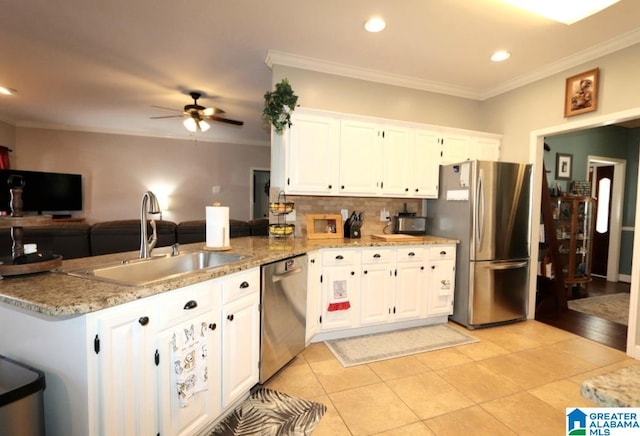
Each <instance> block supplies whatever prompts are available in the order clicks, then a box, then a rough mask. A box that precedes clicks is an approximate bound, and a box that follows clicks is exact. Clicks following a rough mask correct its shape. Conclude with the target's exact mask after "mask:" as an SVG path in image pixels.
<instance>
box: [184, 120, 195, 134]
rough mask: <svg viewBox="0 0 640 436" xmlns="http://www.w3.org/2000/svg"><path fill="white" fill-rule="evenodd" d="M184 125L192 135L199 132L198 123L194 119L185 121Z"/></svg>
mask: <svg viewBox="0 0 640 436" xmlns="http://www.w3.org/2000/svg"><path fill="white" fill-rule="evenodd" d="M182 124H184V127H185V128H186V129H187V130H188V131H190V132H192V133H196V132H197V131H198V123H197V122H196V120H195V119H194V118H192V117H189V118H187V119H185V120H184V121H183V122H182Z"/></svg>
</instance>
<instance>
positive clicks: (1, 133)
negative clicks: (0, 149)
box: [0, 121, 16, 148]
mask: <svg viewBox="0 0 640 436" xmlns="http://www.w3.org/2000/svg"><path fill="white" fill-rule="evenodd" d="M15 143H16V128H15V127H13V126H12V125H11V124H8V123H5V122H4V121H0V145H4V146H5V147H9V148H13V147H14V145H15Z"/></svg>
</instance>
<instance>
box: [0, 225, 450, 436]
mask: <svg viewBox="0 0 640 436" xmlns="http://www.w3.org/2000/svg"><path fill="white" fill-rule="evenodd" d="M456 242H457V241H455V240H451V239H443V238H438V237H430V236H426V237H424V238H420V239H419V240H418V241H416V242H414V241H412V242H411V244H410V245H407V243H401V242H385V241H380V240H375V239H372V238H368V237H364V238H362V239H344V240H335V239H332V240H329V239H327V240H305V239H298V238H291V239H273V238H268V237H242V238H234V239H233V240H232V249H231V250H230V251H228V252H227V253H230V254H240V255H243V256H245V257H244V258H243V259H242V260H240V261H238V262H234V263H231V264H227V265H224V266H221V267H218V268H213V269H210V270H202V271H197V272H192V273H188V274H184V275H180V276H178V277H176V278H173V279H167V280H163V281H158V282H154V283H152V284H150V285H147V286H139V287H137V286H121V285H116V284H113V283H106V282H104V281H98V280H93V279H85V278H80V277H74V276H70V275H67V274H65V273H64V272H62V271H68V270H74V269H78V268H91V267H94V266H97V265H101V264H105V263H111V262H118V261H122V260H125V259H132V258H134V257H136V253H133V252H128V253H118V254H110V255H104V256H95V257H87V258H80V259H73V260H68V261H63V264H62V267H61V268H60V270H61V271H58V272H51V273H40V274H34V275H28V276H19V277H10V278H5V279H4V280H2V281H1V282H0V354H2V355H7V356H9V357H12V358H14V359H16V360H18V361H21V362H24V363H27V364H30V365H32V366H34V367H36V368H38V369H41V370H43V371H44V372H45V375H46V382H47V388H46V390H45V422H46V426H47V434H49V435H72V436H73V435H83V436H84V435H99V434H156V433H158V432H160V434H163V435H167V434H194V433H197V432H199V431H201V430H203V429H205V428H208V427H210V425H211V424H212V423H214V422H216V420H218V419H219V418H220V417H221V416H223V415H224V414H225V413H226V412H228V411H229V410H231V409H232V408H233V407H234V406H235V405H236V404H238V403H239V402H240V401H242V400H243V399H244V398H245V397H246V396H247V395H248V393H249V390H250V389H251V388H252V387H253V386H254V385H255V384H256V382H257V364H258V360H259V355H258V354H259V350H258V349H257V344H258V340H257V339H258V338H256V336H259V330H257V329H259V314H258V312H259V303H260V302H259V295H260V294H259V292H260V289H259V287H260V268H259V267H260V266H261V265H265V264H267V263H271V262H274V261H277V260H281V259H286V258H288V257H291V256H296V255H298V254H303V253H308V254H309V259H310V262H311V261H314V265H313V266H312V267H311V268H310V278H309V289H308V303H307V314H308V316H307V336H308V339H309V340H323V339H322V338H323V335H325V336H326V335H344V334H347V333H346V332H349V331H355V332H362V331H367V329H368V328H369V329H371V328H372V329H381V328H387V329H392V328H401V327H404V326H411V325H416V324H429V323H436V322H446V320H447V314H448V313H450V310H451V304H452V296H453V277H454V274H453V266H454V265H455V244H456ZM180 248H181V251H182V252H189V251H197V250H201V249H202V248H203V247H202V243H195V244H188V245H184V246H181V247H180ZM166 250H168V248H167V249H157V250H155V251H154V254H162V253H165V254H166V253H168V251H166ZM339 256H342V259H340V260H346V261H348V262H349V263H348V264H346V265H344V266H340V265H336V262H339V260H338V259H339ZM152 262H153V261H152ZM440 265H448V268H449V269H450V271H449V272H448V276H447V277H448V278H443V277H444V276H442V274H443V273H439V272H438V266H440ZM389 267H391V268H393V269H394V270H396V271H401V272H402V271H406V272H407V275H404V274H402V273H400V274H397V276H395V277H394V276H393V274H390V273H389V272H388V271H387V269H388V268H389ZM376 271H385V272H384V273H381V274H378V273H377V272H376ZM421 274H422V275H421ZM320 275H324V276H325V280H324V281H323V283H320V280H316V279H319V277H320ZM343 275H344V281H345V282H346V283H347V285H346V286H347V289H349V297H350V304H351V310H342V311H331V312H327V306H328V305H329V304H328V303H330V302H331V301H334V299H335V295H334V294H333V288H329V287H328V286H329V283H330V282H334V281H342V280H343ZM383 276H384V280H382V281H380V280H378V278H382V277H383ZM388 276H391V277H388ZM356 279H357V280H359V281H357V282H353V280H356ZM409 283H410V284H411V286H409ZM441 283H445V285H443V287H440V288H438V289H435V288H434V287H436V286H439V284H441ZM376 285H377V286H376ZM332 286H333V285H332ZM409 287H410V288H411V289H412V292H413V294H411V295H412V297H411V298H413V296H415V297H416V298H418V299H417V300H416V301H415V302H414V303H415V304H414V306H415V307H413V310H406V311H404V315H403V314H402V311H398V312H397V313H396V311H395V306H396V305H398V306H399V307H400V306H401V305H402V304H404V305H405V306H406V307H407V309H408V308H410V307H411V301H403V298H404V297H401V296H400V293H399V292H398V289H404V288H409ZM365 288H367V292H365V291H364V290H365ZM360 289H362V290H361V291H360ZM374 290H375V293H373V291H374ZM329 291H331V292H329ZM369 291H372V292H369ZM419 291H422V292H419ZM427 294H428V295H427ZM381 296H384V297H385V298H381ZM388 301H391V304H393V305H394V311H393V313H391V311H390V310H387V307H386V306H383V305H384V304H386V302H388ZM309 302H311V304H310V303H309ZM194 303H197V304H194ZM365 303H366V304H365ZM369 303H375V304H369ZM407 303H409V304H407ZM187 309H189V310H187ZM382 315H384V317H382ZM403 316H404V318H403ZM383 318H384V319H383ZM185 326H191V327H193V326H197V329H200V326H202V329H203V330H206V331H207V334H208V336H207V339H206V341H207V349H208V355H209V356H210V359H209V368H208V372H209V383H210V384H209V390H208V391H207V392H208V394H207V395H203V394H200V395H198V394H196V395H195V396H193V397H191V399H190V400H189V406H188V407H180V405H179V403H178V400H177V395H175V387H176V385H175V379H174V378H173V377H174V376H173V371H171V367H172V366H173V363H172V359H170V356H171V353H170V350H169V338H170V335H171V334H172V333H173V332H175V331H176V330H182V329H183V327H185ZM310 331H311V332H315V333H314V334H309V332H310ZM358 334H359V333H358ZM318 338H320V339H318ZM214 356H215V358H214Z"/></svg>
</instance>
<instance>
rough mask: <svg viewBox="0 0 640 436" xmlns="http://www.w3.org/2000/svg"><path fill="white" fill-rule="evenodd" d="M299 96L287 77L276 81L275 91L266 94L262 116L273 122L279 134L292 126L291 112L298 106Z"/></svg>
mask: <svg viewBox="0 0 640 436" xmlns="http://www.w3.org/2000/svg"><path fill="white" fill-rule="evenodd" d="M297 102H298V96H297V95H295V94H294V93H293V89H291V84H290V83H289V81H288V80H287V79H286V78H285V79H282V80H281V81H280V82H279V83H276V89H275V91H268V92H267V93H266V94H265V95H264V109H263V111H262V118H263V119H264V121H265V122H267V123H268V124H271V125H272V126H273V127H274V129H275V131H276V133H277V134H278V135H282V132H283V131H284V128H285V127H291V113H292V112H293V110H294V109H295V107H296V103H297Z"/></svg>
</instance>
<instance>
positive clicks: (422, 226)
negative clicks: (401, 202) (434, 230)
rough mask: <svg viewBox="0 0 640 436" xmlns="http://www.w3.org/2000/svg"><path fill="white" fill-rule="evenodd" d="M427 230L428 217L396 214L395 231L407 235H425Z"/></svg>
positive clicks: (394, 220) (394, 218)
mask: <svg viewBox="0 0 640 436" xmlns="http://www.w3.org/2000/svg"><path fill="white" fill-rule="evenodd" d="M426 231H427V217H424V216H394V217H393V233H404V234H407V235H424V234H425V233H426Z"/></svg>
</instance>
